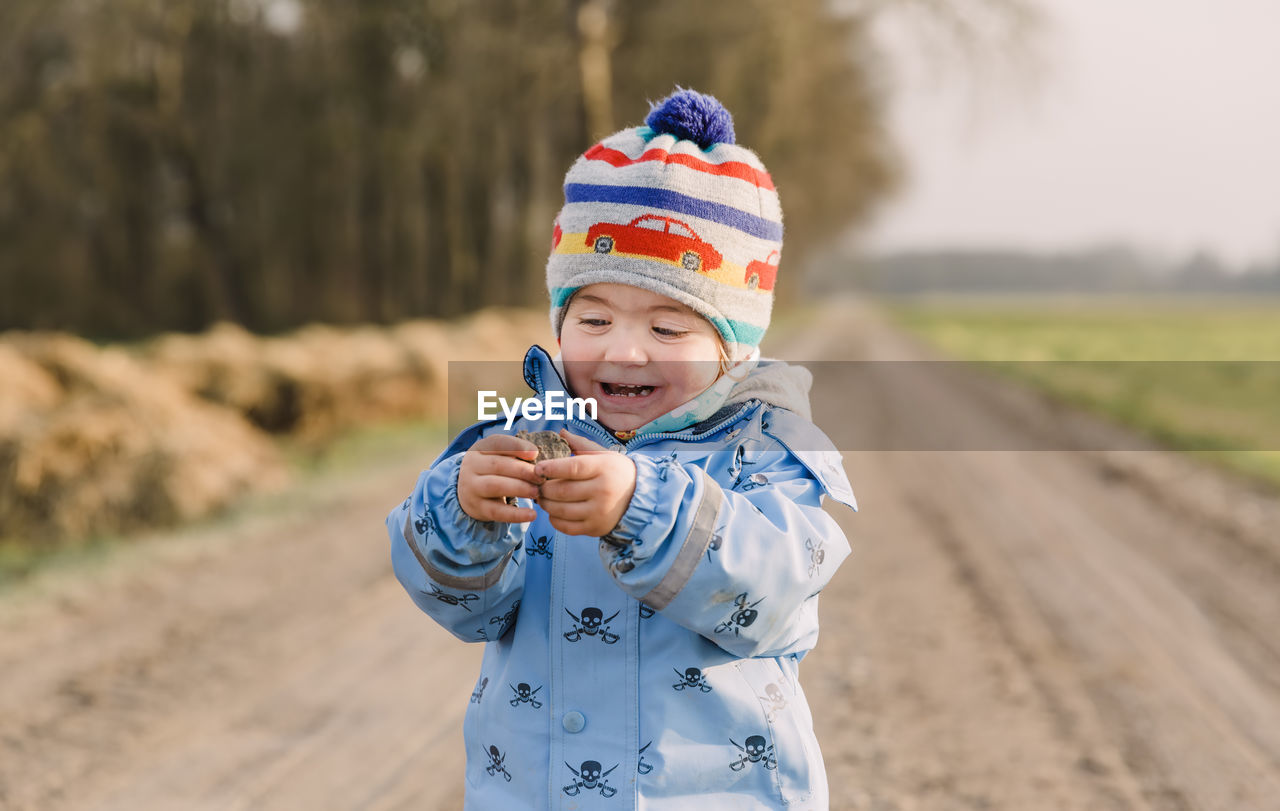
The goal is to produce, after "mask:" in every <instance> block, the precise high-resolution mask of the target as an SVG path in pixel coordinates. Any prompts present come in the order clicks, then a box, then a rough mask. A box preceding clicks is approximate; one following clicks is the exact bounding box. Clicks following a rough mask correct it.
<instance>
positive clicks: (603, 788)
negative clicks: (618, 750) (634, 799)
mask: <svg viewBox="0 0 1280 811" xmlns="http://www.w3.org/2000/svg"><path fill="white" fill-rule="evenodd" d="M564 765H566V766H569V763H568V762H567V761H566V762H565V764H564ZM616 768H618V764H616V763H615V764H613V766H612V767H611V768H610V769H609V771H606V772H601V771H600V769H601V766H600V761H598V760H584V761H582V765H581V766H580V767H578V768H576V769H575V768H573V767H572V766H569V771H571V772H573V776H574V778H575V779H573V780H570V781H569V785H567V786H565V787H564V793H565V794H568V795H569V796H570V797H577V796H578V794H579V793H581V791H582V790H583V789H586V790H587V791H596V790H597V789H598V790H599V791H600V796H601V797H606V798H608V797H612V796H613V795H615V794H617V793H618V790H617V789H616V788H614V787H613V786H611V785H609V781H608V780H605V778H606V777H608V776H609V772H612V771H613V770H614V769H616Z"/></svg>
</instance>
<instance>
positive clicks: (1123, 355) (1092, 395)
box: [888, 296, 1280, 488]
mask: <svg viewBox="0 0 1280 811" xmlns="http://www.w3.org/2000/svg"><path fill="white" fill-rule="evenodd" d="M888 310H889V312H890V313H891V315H892V316H893V317H894V319H895V320H896V321H897V322H898V323H899V324H900V325H901V326H903V327H905V328H907V329H908V330H909V331H911V332H913V333H914V334H916V335H918V336H920V337H921V338H923V339H925V340H926V341H927V342H929V343H930V344H932V345H933V346H935V347H937V348H938V349H939V350H941V351H942V352H943V353H944V354H946V355H949V356H952V357H955V358H959V359H964V360H972V361H980V362H984V363H990V364H991V365H992V367H993V368H995V369H996V370H998V371H999V372H1000V373H1002V374H1005V375H1008V376H1010V377H1013V378H1016V379H1018V380H1021V381H1024V382H1027V383H1030V384H1032V385H1034V386H1036V387H1037V388H1039V389H1041V390H1042V391H1044V392H1046V393H1048V394H1049V395H1050V396H1052V397H1054V398H1057V399H1059V400H1062V401H1064V402H1068V403H1071V404H1074V405H1077V406H1081V407H1084V408H1087V409H1089V410H1091V411H1093V412H1096V413H1099V414H1103V415H1105V416H1107V417H1110V418H1112V419H1114V420H1116V421H1118V422H1120V423H1123V424H1125V425H1127V426H1130V427H1132V428H1134V429H1136V430H1138V431H1139V432H1141V433H1143V434H1145V435H1146V436H1149V437H1151V438H1153V439H1156V440H1158V441H1160V442H1161V443H1163V444H1165V445H1167V446H1168V447H1171V448H1174V449H1177V450H1181V451H1188V452H1196V453H1198V454H1202V455H1203V456H1205V457H1207V458H1209V459H1210V460H1212V461H1214V462H1216V463H1218V464H1221V465H1224V466H1226V467H1228V468H1230V469H1233V470H1235V471H1238V472H1241V473H1244V474H1246V475H1248V476H1250V477H1253V478H1256V479H1260V480H1262V481H1265V482H1267V483H1268V484H1270V485H1271V486H1274V487H1277V488H1280V407H1277V406H1280V299H1274V298H1259V299H1251V300H1249V299H1234V298H1232V299H1227V298H1221V299H1212V298H1209V299H1206V298H1197V299H1187V298H1176V297H1168V298H1141V299H1138V298H1098V297H1079V298H1065V297H1063V298H1058V297H1054V298H1034V297H994V296H963V297H962V296H954V297H928V298H921V299H914V300H908V299H899V300H896V301H894V302H892V303H890V304H888Z"/></svg>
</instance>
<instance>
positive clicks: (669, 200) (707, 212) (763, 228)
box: [564, 183, 782, 242]
mask: <svg viewBox="0 0 1280 811" xmlns="http://www.w3.org/2000/svg"><path fill="white" fill-rule="evenodd" d="M564 201H565V202H566V203H626V204H628V205H633V206H644V207H645V208H661V209H665V210H667V211H675V212H679V213H680V214H691V215H693V216H694V217H700V218H702V219H704V220H710V221H712V222H717V223H720V224H721V225H727V226H729V227H730V228H736V229H738V230H739V231H742V232H743V233H747V234H750V235H751V236H753V237H759V238H761V239H768V240H772V241H774V242H781V241H782V223H779V222H774V221H772V220H766V219H765V218H763V217H758V216H756V215H755V214H748V213H747V212H745V211H742V210H741V209H737V208H734V207H732V206H727V205H725V204H724V203H713V202H711V201H710V200H700V199H698V198H697V197H690V196H689V195H687V194H681V193H680V192H676V191H670V190H669V189H657V188H652V187H649V186H599V185H596V184H593V183H566V184H565V187H564Z"/></svg>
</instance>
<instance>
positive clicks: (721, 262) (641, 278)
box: [547, 90, 782, 360]
mask: <svg viewBox="0 0 1280 811" xmlns="http://www.w3.org/2000/svg"><path fill="white" fill-rule="evenodd" d="M645 124H646V125H647V126H643V127H638V128H634V129H627V130H623V131H622V132H618V133H615V134H613V135H610V136H609V137H608V138H605V139H604V140H603V141H601V142H600V143H598V144H596V145H595V146H593V147H591V148H590V149H588V150H587V151H586V153H585V154H583V155H582V156H581V157H580V158H578V160H577V161H576V162H575V163H574V164H573V166H572V167H570V168H569V172H568V174H566V175H565V179H564V198H565V204H564V208H562V209H560V214H559V215H558V216H557V217H556V222H555V230H554V234H553V241H552V250H551V257H550V258H549V259H548V260H547V288H548V290H549V291H550V293H551V326H552V329H553V330H554V331H555V334H556V336H557V337H559V335H560V326H561V324H562V322H563V320H564V312H565V307H566V305H567V304H568V302H569V299H570V297H572V295H573V293H574V291H576V290H579V289H581V288H583V287H586V286H587V285H589V284H594V283H596V282H614V283H618V284H627V285H632V286H634V287H642V288H644V289H646V290H652V291H653V292H655V293H659V294H661V295H664V296H667V297H668V298H672V299H675V300H676V301H679V302H682V303H683V304H686V305H688V306H689V307H690V308H692V309H693V310H694V311H696V312H698V313H699V314H701V315H702V316H704V317H705V318H706V319H707V320H708V321H710V322H711V323H712V324H713V325H714V326H715V328H716V329H717V330H718V331H719V332H720V335H721V336H722V337H723V338H724V341H725V344H726V345H727V346H728V349H729V356H730V358H731V359H733V360H740V359H742V358H745V357H747V356H748V355H749V354H750V353H751V350H752V349H754V348H755V347H756V346H758V345H759V343H760V339H761V338H762V337H764V332H765V329H767V328H768V326H769V315H770V312H771V310H772V308H773V282H774V278H775V276H776V275H777V272H778V259H779V256H780V255H781V251H782V208H781V206H780V205H779V203H778V193H777V191H776V190H775V189H774V187H773V181H772V180H770V178H769V173H768V172H767V171H766V170H765V168H764V164H762V163H761V162H760V159H759V158H757V157H756V156H755V154H754V153H753V152H751V150H749V149H746V148H744V147H740V146H735V145H734V142H733V119H732V118H731V117H730V116H729V112H728V111H727V110H725V108H724V107H723V106H722V105H721V104H720V102H718V101H716V100H715V99H714V98H713V97H711V96H705V95H702V94H701V93H697V92H695V91H693V90H678V91H677V92H676V93H674V94H672V95H671V96H669V97H667V98H665V99H663V100H662V101H661V102H659V103H658V104H657V105H655V106H654V108H653V110H652V111H650V113H649V116H648V118H646V119H645Z"/></svg>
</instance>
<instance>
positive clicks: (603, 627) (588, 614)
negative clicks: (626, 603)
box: [564, 605, 618, 645]
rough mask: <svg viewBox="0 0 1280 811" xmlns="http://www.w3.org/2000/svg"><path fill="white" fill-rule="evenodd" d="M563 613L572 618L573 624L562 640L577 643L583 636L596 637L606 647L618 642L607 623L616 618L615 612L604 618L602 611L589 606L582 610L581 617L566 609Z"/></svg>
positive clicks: (616, 636)
mask: <svg viewBox="0 0 1280 811" xmlns="http://www.w3.org/2000/svg"><path fill="white" fill-rule="evenodd" d="M565 613H567V614H568V615H569V616H570V617H573V622H574V626H573V629H572V630H569V631H565V632H564V638H565V639H567V640H568V641H570V642H577V641H578V640H580V639H582V637H583V636H584V635H585V636H589V637H597V638H599V639H600V641H601V642H603V643H604V644H606V645H612V644H613V643H615V642H617V641H618V635H617V634H615V633H613V632H612V631H610V630H609V623H610V622H612V621H613V618H614V617H616V616H618V612H617V611H615V612H613V613H612V614H610V615H609V616H608V617H605V615H604V612H603V611H601V610H600V609H598V608H596V607H595V606H591V605H589V606H587V607H586V608H584V609H582V616H581V617H579V616H578V615H577V614H575V613H573V612H572V611H570V610H569V609H567V608H566V609H565Z"/></svg>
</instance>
